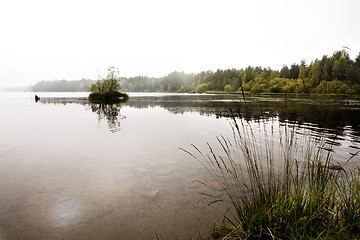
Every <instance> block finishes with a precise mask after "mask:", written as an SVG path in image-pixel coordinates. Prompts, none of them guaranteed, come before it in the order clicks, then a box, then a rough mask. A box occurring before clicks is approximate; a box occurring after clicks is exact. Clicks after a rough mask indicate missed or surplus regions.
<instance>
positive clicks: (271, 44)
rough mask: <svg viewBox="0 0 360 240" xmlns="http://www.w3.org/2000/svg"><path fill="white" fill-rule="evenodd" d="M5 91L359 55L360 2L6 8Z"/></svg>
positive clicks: (158, 0)
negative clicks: (114, 74) (112, 75)
mask: <svg viewBox="0 0 360 240" xmlns="http://www.w3.org/2000/svg"><path fill="white" fill-rule="evenodd" d="M0 6H1V8H0V22H1V24H0V29H1V32H2V38H1V39H0V52H1V55H0V87H4V86H28V85H32V84H35V83H36V82H39V81H41V80H63V79H65V80H79V79H82V78H85V79H94V80H96V79H97V76H98V75H102V76H103V75H104V74H105V73H106V69H107V67H108V66H110V65H112V66H116V67H118V68H119V69H120V75H121V76H124V77H133V76H139V75H142V76H149V77H162V76H166V75H167V74H169V73H171V72H174V71H180V72H181V71H184V72H185V73H199V72H201V71H207V70H211V71H216V70H217V69H229V68H230V69H231V68H237V69H241V68H246V67H247V66H248V65H251V66H262V67H271V68H272V69H276V70H280V69H281V67H282V66H283V65H284V64H285V65H288V66H290V65H291V64H293V63H300V61H301V60H302V59H304V60H306V62H307V63H308V64H309V63H310V61H312V60H314V59H316V58H321V57H322V56H323V55H331V54H332V53H333V52H334V51H337V50H341V49H342V46H346V47H349V48H350V49H351V50H350V51H349V54H350V57H351V58H352V59H354V58H355V57H356V55H358V53H359V51H360V33H359V31H358V29H360V16H359V15H358V13H357V12H358V9H360V1H356V0H345V1H342V2H341V3H340V2H339V1H334V0H332V1H326V0H318V1H310V0H305V1H291V2H290V1H285V0H277V1H265V0H257V1H251V2H250V1H235V0H227V1H222V2H218V1H204V0H199V1H189V0H185V1H164V0H155V1H151V2H150V1H144V0H136V1H113V0H106V1H102V2H101V3H100V2H96V1H82V0H79V1H69V0H65V1H61V2H49V1H43V0H35V1H30V2H29V1H22V0H19V1H5V2H2V3H1V4H0Z"/></svg>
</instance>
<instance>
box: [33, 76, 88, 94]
mask: <svg viewBox="0 0 360 240" xmlns="http://www.w3.org/2000/svg"><path fill="white" fill-rule="evenodd" d="M93 83H94V81H93V80H88V79H81V80H75V81H66V80H58V81H40V82H38V83H36V84H35V85H34V86H31V87H29V89H30V90H31V91H32V92H87V91H89V90H90V87H91V84H93Z"/></svg>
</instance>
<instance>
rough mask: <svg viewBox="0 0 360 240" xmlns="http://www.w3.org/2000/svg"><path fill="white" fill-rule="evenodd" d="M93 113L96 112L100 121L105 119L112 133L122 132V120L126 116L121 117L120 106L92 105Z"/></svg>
mask: <svg viewBox="0 0 360 240" xmlns="http://www.w3.org/2000/svg"><path fill="white" fill-rule="evenodd" d="M90 107H91V111H92V112H96V113H97V114H98V117H99V121H101V120H103V119H105V120H106V121H107V124H108V127H109V129H110V131H111V132H112V133H115V132H118V131H120V125H121V124H120V119H123V118H124V116H121V115H120V109H121V105H120V104H102V103H101V104H91V105H90Z"/></svg>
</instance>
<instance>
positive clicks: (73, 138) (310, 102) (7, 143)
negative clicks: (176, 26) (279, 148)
mask: <svg viewBox="0 0 360 240" xmlns="http://www.w3.org/2000/svg"><path fill="white" fill-rule="evenodd" d="M34 94H35V93H0V109H1V119H0V130H1V137H0V179H1V181H0V239H1V240H3V239H156V236H159V238H160V239H191V238H193V237H196V236H197V234H198V233H201V234H202V235H206V234H208V233H209V232H210V230H211V227H212V226H213V225H214V223H215V222H218V223H221V220H222V218H221V215H222V214H224V213H225V211H226V209H227V205H226V204H221V203H217V204H212V205H210V206H208V203H209V202H211V201H212V200H213V198H211V197H209V196H206V195H204V194H200V193H201V192H206V190H207V188H206V187H205V186H203V185H201V184H199V183H198V182H196V181H197V180H199V181H203V182H206V183H209V184H213V179H212V178H211V176H210V175H209V174H208V173H207V171H206V170H205V169H204V168H203V167H202V166H201V165H200V164H199V163H198V162H196V161H195V160H194V159H192V158H191V157H190V156H189V155H188V154H186V153H185V152H183V151H181V150H180V148H184V149H189V150H190V149H191V144H194V145H196V146H198V147H199V148H201V149H205V150H206V142H209V143H210V144H211V146H214V151H215V152H216V151H219V152H220V151H221V149H220V146H218V144H217V140H216V137H217V136H224V137H225V138H231V136H232V130H231V127H230V123H231V112H230V110H229V109H237V111H236V117H237V118H241V119H243V120H246V121H248V122H249V123H250V124H252V126H253V127H254V128H257V126H259V124H260V122H262V123H264V122H265V123H269V124H275V125H281V124H289V125H293V126H294V125H296V126H297V127H298V128H299V129H305V130H307V131H308V132H310V135H314V136H316V135H319V134H324V136H325V138H326V140H327V142H328V143H329V145H330V146H331V151H332V154H333V155H334V159H336V161H338V162H340V163H344V162H346V161H347V159H349V158H350V157H352V156H354V157H353V159H352V161H351V162H349V164H348V167H354V166H358V163H359V161H360V159H359V156H358V155H356V154H357V153H358V151H359V150H360V120H359V119H360V99H358V98H353V99H346V98H327V97H284V96H251V97H246V102H244V100H243V99H242V98H241V96H239V95H199V94H160V93H130V94H129V95H130V100H129V101H128V102H125V103H121V104H114V105H101V104H91V103H89V102H88V101H87V100H86V97H87V95H88V93H38V95H39V96H40V97H41V100H40V101H39V102H37V103H36V102H35V101H34ZM298 134H301V132H299V133H298ZM219 197H224V196H221V195H220V196H219Z"/></svg>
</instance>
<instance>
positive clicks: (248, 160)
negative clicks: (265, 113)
mask: <svg viewBox="0 0 360 240" xmlns="http://www.w3.org/2000/svg"><path fill="white" fill-rule="evenodd" d="M258 127H259V128H260V129H262V133H263V134H262V135H261V136H260V137H259V136H258V135H257V134H258V133H259V131H258V129H256V131H255V129H253V128H252V126H251V125H250V124H247V123H246V122H244V121H242V120H239V121H238V120H236V119H235V118H233V125H232V128H233V132H234V134H233V135H234V139H233V140H229V139H225V138H224V137H221V138H218V142H219V144H220V146H221V149H222V150H223V152H222V153H221V154H217V153H216V152H215V151H214V150H213V148H212V147H211V146H210V145H208V147H209V152H210V154H204V153H203V152H202V151H200V150H199V148H197V147H195V146H194V149H195V150H194V151H195V153H194V154H193V153H190V152H188V151H186V150H184V151H185V152H187V153H189V154H190V155H191V156H192V157H194V158H195V159H196V160H197V161H198V162H199V163H200V164H202V165H203V166H204V167H205V168H206V169H207V170H208V171H209V173H210V174H211V175H212V176H213V177H214V179H215V180H216V182H217V183H218V184H219V185H220V187H221V189H222V191H223V192H225V193H226V195H227V198H226V199H217V202H218V201H219V200H223V201H227V202H229V203H230V204H231V205H232V207H233V209H234V213H233V217H235V219H233V217H229V218H228V220H229V221H230V222H231V223H232V224H233V229H232V230H231V231H226V232H225V233H224V234H226V237H224V235H223V236H221V237H224V238H221V239H342V238H344V239H359V237H360V172H359V171H360V169H348V170H346V169H345V165H346V163H347V162H348V161H349V160H351V158H350V159H349V160H348V161H347V162H346V163H345V164H343V165H340V164H339V163H336V162H334V161H333V160H332V156H331V155H330V151H326V150H324V149H326V147H327V146H326V143H325V141H324V140H321V139H320V140H319V139H318V138H317V139H313V138H311V135H310V134H309V133H306V130H304V131H305V132H303V139H300V140H299V138H298V137H295V134H294V133H295V132H298V131H299V130H300V129H298V128H297V127H296V126H294V125H292V126H290V125H287V124H285V125H283V126H278V127H276V126H267V123H266V122H262V123H260V124H259V126H258ZM267 129H272V130H271V131H270V132H268V131H267ZM300 141H301V142H300ZM204 184H206V183H204ZM209 188H210V190H212V191H214V190H213V189H216V187H215V188H214V187H213V186H209ZM214 195H216V194H214ZM217 232H218V233H219V231H217Z"/></svg>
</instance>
